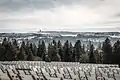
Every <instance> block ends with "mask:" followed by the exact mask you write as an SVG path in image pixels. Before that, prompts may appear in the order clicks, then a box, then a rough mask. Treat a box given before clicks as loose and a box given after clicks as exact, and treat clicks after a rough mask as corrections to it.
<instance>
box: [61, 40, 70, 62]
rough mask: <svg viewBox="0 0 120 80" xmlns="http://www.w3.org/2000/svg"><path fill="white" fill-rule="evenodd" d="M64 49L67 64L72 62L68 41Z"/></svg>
mask: <svg viewBox="0 0 120 80" xmlns="http://www.w3.org/2000/svg"><path fill="white" fill-rule="evenodd" d="M63 49H64V61H65V62H69V61H71V60H70V44H69V41H68V40H67V41H66V42H65V43H64V47H63Z"/></svg>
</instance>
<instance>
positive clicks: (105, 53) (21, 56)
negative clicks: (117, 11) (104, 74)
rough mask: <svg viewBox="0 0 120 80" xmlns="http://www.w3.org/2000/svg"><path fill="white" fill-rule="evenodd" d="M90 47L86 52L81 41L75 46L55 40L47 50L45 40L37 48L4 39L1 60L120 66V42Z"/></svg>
mask: <svg viewBox="0 0 120 80" xmlns="http://www.w3.org/2000/svg"><path fill="white" fill-rule="evenodd" d="M89 46H90V47H89V50H85V46H84V45H82V44H81V41H80V40H77V41H76V43H75V44H74V45H73V44H72V43H71V42H69V40H67V41H66V42H65V43H64V44H63V45H62V43H61V41H60V40H59V41H55V40H53V41H52V42H50V43H49V44H48V47H47V48H46V45H45V41H44V40H40V41H39V42H38V45H37V46H36V45H35V44H34V43H30V42H29V41H27V42H24V41H22V43H21V45H20V46H19V44H18V42H17V40H16V39H14V40H12V41H9V40H8V39H7V38H4V39H3V41H2V43H0V60H1V61H19V60H20V61H22V60H23V61H48V62H50V61H62V62H81V63H107V64H120V41H119V40H118V41H116V42H115V43H114V45H113V46H112V45H111V41H110V39H109V38H106V40H105V41H104V42H103V43H102V47H99V48H96V49H95V47H94V45H93V44H90V45H89Z"/></svg>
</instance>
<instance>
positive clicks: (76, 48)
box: [74, 40, 82, 62]
mask: <svg viewBox="0 0 120 80" xmlns="http://www.w3.org/2000/svg"><path fill="white" fill-rule="evenodd" d="M74 52H75V61H77V62H79V60H80V56H81V54H82V48H81V42H80V40H77V42H76V43H75V46H74Z"/></svg>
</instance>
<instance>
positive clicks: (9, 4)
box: [0, 0, 100, 11]
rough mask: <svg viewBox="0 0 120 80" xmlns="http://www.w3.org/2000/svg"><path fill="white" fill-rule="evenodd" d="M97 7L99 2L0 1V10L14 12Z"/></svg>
mask: <svg viewBox="0 0 120 80" xmlns="http://www.w3.org/2000/svg"><path fill="white" fill-rule="evenodd" d="M88 4H89V5H90V6H94V7H95V6H98V5H99V4H100V1H99V0H98V1H96V0H0V8H2V9H4V10H6V11H16V10H21V9H24V8H31V9H50V8H55V7H59V6H67V5H87V6H88Z"/></svg>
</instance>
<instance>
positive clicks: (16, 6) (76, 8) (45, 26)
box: [0, 0, 120, 32]
mask: <svg viewBox="0 0 120 80" xmlns="http://www.w3.org/2000/svg"><path fill="white" fill-rule="evenodd" d="M39 29H42V30H54V31H55V30H58V31H60V30H62V31H63V30H64V31H120V0H0V32H30V31H36V30H39Z"/></svg>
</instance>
